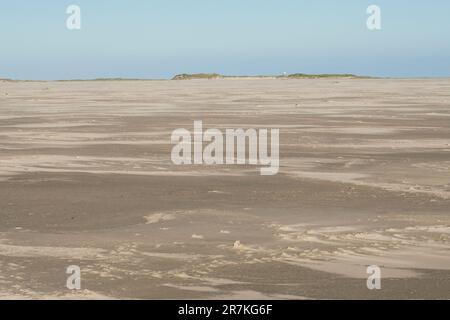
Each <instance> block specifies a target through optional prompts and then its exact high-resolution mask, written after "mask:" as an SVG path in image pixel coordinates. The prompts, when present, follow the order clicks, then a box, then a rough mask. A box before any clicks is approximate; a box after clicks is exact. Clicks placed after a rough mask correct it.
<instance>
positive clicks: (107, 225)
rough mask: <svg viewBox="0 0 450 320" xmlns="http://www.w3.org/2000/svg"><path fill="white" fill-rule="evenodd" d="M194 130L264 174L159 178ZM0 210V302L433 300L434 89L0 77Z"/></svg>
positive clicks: (442, 170)
mask: <svg viewBox="0 0 450 320" xmlns="http://www.w3.org/2000/svg"><path fill="white" fill-rule="evenodd" d="M196 120H201V121H203V126H204V127H205V128H218V129H226V128H278V129H279V130H280V168H279V173H278V174H277V175H274V176H261V175H260V174H259V167H255V166H251V165H218V166H207V165H190V166H176V165H174V164H173V163H172V161H171V158H170V154H171V149H172V144H171V141H170V136H171V133H172V131H173V130H175V129H177V128H192V125H193V123H194V121H196ZM0 204H1V205H0V298H1V299H20V298H25V299H70V298H86V299H118V298H120V299H249V298H252V299H394V298H398V299H424V298H427V299H428V298H429V299H450V79H304V80H301V79H292V80H290V79H251V78H248V79H216V80H180V81H175V80H172V81H169V80H167V81H163V80H161V81H118V80H117V81H64V82H32V81H30V82H13V81H0ZM70 265H78V266H80V268H81V273H82V278H81V286H82V290H79V291H76V290H75V291H74V290H69V289H67V288H66V279H67V277H68V275H67V274H66V268H67V267H68V266H70ZM369 265H378V266H379V267H380V268H381V272H382V280H381V282H382V289H381V290H368V288H367V286H366V280H367V277H368V274H367V273H366V268H367V266H369Z"/></svg>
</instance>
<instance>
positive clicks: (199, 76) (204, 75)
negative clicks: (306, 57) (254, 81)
mask: <svg viewBox="0 0 450 320" xmlns="http://www.w3.org/2000/svg"><path fill="white" fill-rule="evenodd" d="M225 78H279V79H323V78H347V79H357V78H365V77H361V76H357V75H354V74H347V73H343V74H340V73H336V74H335V73H326V74H305V73H293V74H289V75H279V76H225V75H222V74H219V73H193V74H189V73H183V74H178V75H176V76H175V77H173V78H172V80H194V79H225Z"/></svg>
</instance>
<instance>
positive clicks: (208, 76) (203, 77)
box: [172, 73, 225, 80]
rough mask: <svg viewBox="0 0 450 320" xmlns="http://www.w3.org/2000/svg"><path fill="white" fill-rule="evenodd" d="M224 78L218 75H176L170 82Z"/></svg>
mask: <svg viewBox="0 0 450 320" xmlns="http://www.w3.org/2000/svg"><path fill="white" fill-rule="evenodd" d="M218 78H225V76H223V75H221V74H218V73H193V74H188V73H183V74H177V75H176V76H175V77H173V78H172V80H192V79H218Z"/></svg>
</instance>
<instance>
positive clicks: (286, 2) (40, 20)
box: [0, 0, 450, 80]
mask: <svg viewBox="0 0 450 320" xmlns="http://www.w3.org/2000/svg"><path fill="white" fill-rule="evenodd" d="M71 4H76V5H79V6H80V8H81V30H75V31H70V30H68V29H67V28H66V19H67V18H68V16H69V15H68V14H66V8H67V7H68V6H69V5H71ZM371 4H375V5H378V6H379V7H380V8H381V17H382V29H381V30H379V31H370V30H368V29H367V27H366V20H367V18H368V16H369V15H368V14H366V9H367V7H368V6H369V5H371ZM194 72H218V73H222V74H228V75H259V74H282V73H283V72H287V73H296V72H302V73H355V74H360V75H372V76H394V77H395V76H398V77H411V76H430V77H434V76H450V1H448V0H432V1H430V0H426V1H425V0H370V1H366V0H340V1H338V0H333V1H332V0H314V1H312V0H304V1H303V0H70V1H65V0H58V1H55V0H40V1H30V0H14V1H9V0H0V78H2V77H3V78H15V79H45V80H51V79H74V78H77V79H79V78H97V77H128V78H168V77H171V76H173V75H174V74H177V73H194Z"/></svg>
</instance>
